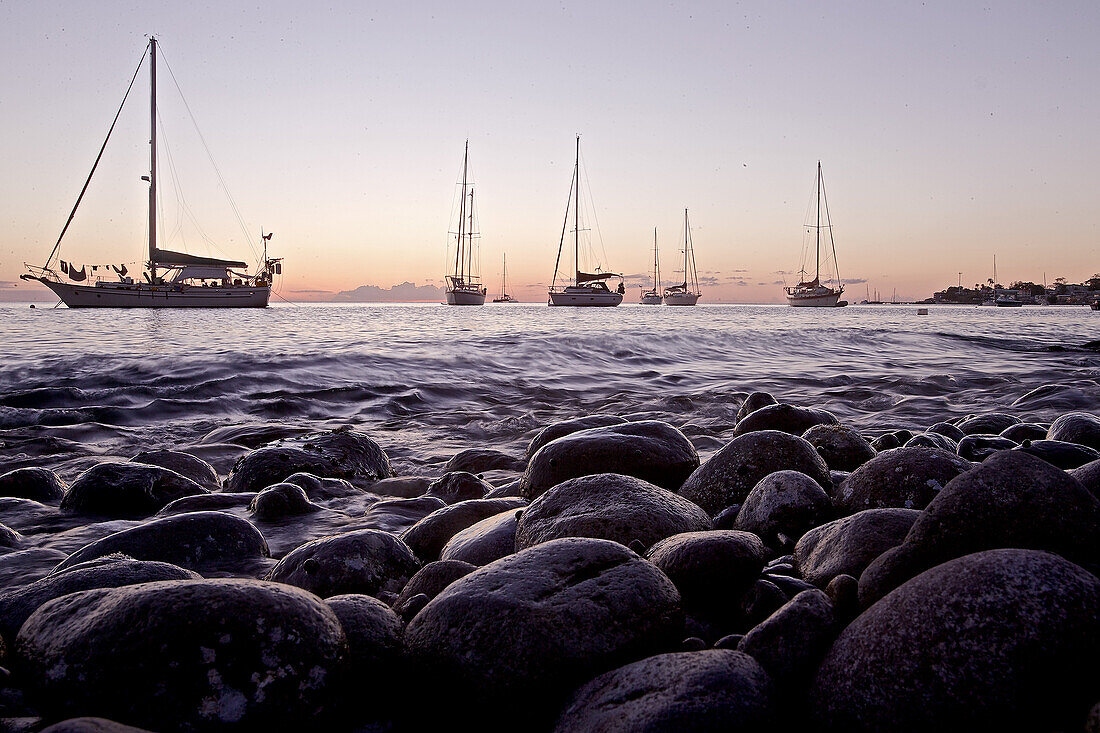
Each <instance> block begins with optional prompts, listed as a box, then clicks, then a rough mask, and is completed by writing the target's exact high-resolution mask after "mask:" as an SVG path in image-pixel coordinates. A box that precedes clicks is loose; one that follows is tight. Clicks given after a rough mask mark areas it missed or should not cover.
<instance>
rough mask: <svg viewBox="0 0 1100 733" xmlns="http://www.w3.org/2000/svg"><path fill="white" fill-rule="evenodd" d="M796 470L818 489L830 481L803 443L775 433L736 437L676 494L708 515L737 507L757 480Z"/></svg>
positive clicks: (822, 463) (808, 445) (822, 464)
mask: <svg viewBox="0 0 1100 733" xmlns="http://www.w3.org/2000/svg"><path fill="white" fill-rule="evenodd" d="M783 470H791V471H800V472H802V473H804V474H806V475H807V476H809V477H810V478H812V479H813V480H814V481H817V483H818V484H820V485H821V487H822V488H826V489H827V488H829V487H830V486H831V485H832V481H831V479H830V477H829V467H828V466H827V465H826V464H825V460H824V459H823V458H822V457H821V456H820V455H819V454H818V452H817V450H816V449H815V448H814V446H813V445H812V444H811V443H810V442H809V441H807V440H805V439H803V438H801V437H799V436H796V435H791V434H790V433H784V432H781V431H778V430H760V431H756V432H752V433H746V434H745V435H740V436H738V437H736V438H734V439H733V440H731V441H730V442H729V443H727V444H726V445H725V447H723V448H722V449H721V450H720V451H718V452H717V453H715V454H714V455H713V456H711V457H710V459H709V460H707V462H706V463H704V464H703V465H701V466H699V468H698V469H696V470H695V471H694V472H693V473H692V474H691V476H689V477H688V479H687V481H685V482H684V485H683V486H681V487H680V491H679V493H680V494H681V495H682V496H684V497H686V498H688V499H690V500H691V501H693V502H695V503H696V504H698V505H699V506H701V507H702V508H703V509H704V510H706V512H707V513H708V514H710V515H711V516H715V515H717V514H718V513H719V512H721V511H722V510H723V509H725V508H726V507H728V506H731V505H733V504H741V503H743V502H744V501H745V497H747V496H748V495H749V492H750V491H752V489H753V487H754V486H756V484H757V483H759V482H760V479H762V478H764V477H765V476H767V475H768V474H769V473H773V472H775V471H783Z"/></svg>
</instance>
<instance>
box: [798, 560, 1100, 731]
mask: <svg viewBox="0 0 1100 733" xmlns="http://www.w3.org/2000/svg"><path fill="white" fill-rule="evenodd" d="M1098 614H1100V580H1098V579H1097V578H1096V577H1095V576H1093V575H1091V574H1090V573H1088V572H1085V571H1084V570H1083V569H1082V568H1080V567H1078V566H1076V565H1074V564H1072V563H1070V562H1068V561H1066V560H1064V559H1062V558H1060V557H1058V556H1056V555H1052V554H1049V553H1046V552H1037V551H1034V550H1021V549H1003V550H991V551H987V552H981V553H977V554H972V555H966V556H964V557H960V558H958V559H955V560H951V561H950V562H946V563H944V564H942V565H937V566H936V567H934V568H932V569H930V570H928V571H927V572H924V573H922V574H920V575H918V576H917V577H915V578H913V579H912V580H910V581H909V582H907V583H905V584H904V585H902V586H901V587H900V588H898V589H897V590H895V591H894V592H893V593H891V594H889V595H888V596H886V597H885V598H883V599H882V600H881V601H879V602H878V603H876V604H875V605H874V606H872V607H871V608H870V609H868V610H867V611H865V612H864V613H863V614H862V615H861V616H860V617H859V618H857V619H856V620H855V621H853V622H852V623H851V624H850V625H849V626H848V627H847V628H846V629H845V630H844V631H843V632H842V633H841V634H840V637H839V638H838V639H837V641H836V643H834V644H833V646H832V648H831V649H830V651H829V653H828V654H827V655H826V657H825V661H824V662H823V663H822V665H821V667H820V668H819V670H818V672H817V678H816V681H815V682H814V685H813V688H812V690H811V698H810V700H811V701H810V713H811V717H812V719H813V720H814V721H815V723H816V724H817V725H819V726H821V727H822V729H823V730H826V731H881V730H891V731H928V730H935V729H949V730H1077V729H1079V728H1080V727H1081V724H1082V722H1083V721H1084V720H1085V717H1086V716H1087V714H1088V710H1089V706H1090V705H1092V703H1093V702H1094V701H1095V697H1096V690H1097V689H1100V687H1098V686H1100V677H1098V675H1097V666H1096V664H1095V660H1096V659H1097V657H1098V655H1100V635H1098V634H1096V618H1097V616H1098Z"/></svg>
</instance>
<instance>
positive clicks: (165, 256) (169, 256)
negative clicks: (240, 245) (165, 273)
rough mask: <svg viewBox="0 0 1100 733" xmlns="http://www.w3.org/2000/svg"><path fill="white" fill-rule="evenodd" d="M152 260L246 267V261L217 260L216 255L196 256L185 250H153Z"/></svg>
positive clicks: (175, 263)
mask: <svg viewBox="0 0 1100 733" xmlns="http://www.w3.org/2000/svg"><path fill="white" fill-rule="evenodd" d="M153 262H155V263H156V264H158V265H199V266H202V267H248V263H247V262H238V261H236V260H219V259H217V258H216V257H198V256H197V255H189V254H187V253H186V252H170V251H168V250H166V249H155V250H153Z"/></svg>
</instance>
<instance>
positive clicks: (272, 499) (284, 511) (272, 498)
mask: <svg viewBox="0 0 1100 733" xmlns="http://www.w3.org/2000/svg"><path fill="white" fill-rule="evenodd" d="M320 508H321V507H319V506H317V505H316V504H313V503H311V502H310V500H309V497H308V496H306V492H305V489H303V488H302V487H301V486H298V485H296V484H292V483H287V482H284V483H281V484H274V485H273V486H268V487H267V488H266V489H264V490H263V491H261V492H260V493H258V494H256V496H254V497H252V501H251V502H249V504H248V511H249V512H250V513H251V514H252V516H254V517H255V518H256V519H259V520H261V521H265V522H272V521H277V520H280V519H286V518H287V517H297V516H301V515H303V514H312V513H313V512H316V511H319V510H320Z"/></svg>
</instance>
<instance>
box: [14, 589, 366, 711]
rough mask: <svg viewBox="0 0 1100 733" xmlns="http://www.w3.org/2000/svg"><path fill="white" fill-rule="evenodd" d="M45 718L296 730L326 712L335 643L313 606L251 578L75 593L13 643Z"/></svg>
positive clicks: (332, 628)
mask: <svg viewBox="0 0 1100 733" xmlns="http://www.w3.org/2000/svg"><path fill="white" fill-rule="evenodd" d="M15 650H16V654H17V655H18V657H19V661H20V665H21V669H22V670H23V671H24V674H25V679H26V682H27V683H28V685H29V686H30V688H31V690H32V691H33V693H34V694H35V697H36V698H37V699H39V700H41V701H43V702H47V701H48V706H49V709H50V710H51V711H54V712H55V713H58V712H65V713H69V714H77V715H99V716H103V717H107V718H111V719H114V720H118V721H120V722H124V723H130V724H134V725H141V726H145V727H149V728H152V729H154V730H163V729H165V728H169V727H170V728H172V729H177V728H184V729H188V728H191V729H198V728H203V729H205V728H211V727H226V726H237V727H240V728H246V729H253V730H255V729H260V728H265V727H266V728H270V729H276V728H278V729H284V728H287V727H292V726H295V725H299V726H303V727H304V726H306V725H308V724H309V721H310V720H311V719H312V718H314V716H316V715H318V714H320V713H322V712H323V711H324V710H325V708H326V707H327V705H328V704H329V702H330V701H329V699H328V698H329V694H330V689H329V688H330V686H331V685H332V682H333V680H334V679H335V678H336V677H337V676H338V675H339V673H340V672H341V670H342V665H343V662H344V657H345V655H346V653H347V641H346V639H345V636H344V632H343V630H342V628H341V626H340V622H339V620H338V619H337V617H336V615H335V614H334V613H333V612H332V611H331V610H330V609H329V608H328V607H327V606H326V605H325V604H324V603H323V602H321V600H320V599H318V598H317V597H316V596H312V595H310V594H308V593H305V592H303V591H300V590H298V589H296V588H290V587H287V586H283V585H277V584H274V583H264V582H261V581H256V580H178V581H162V582H156V583H144V584H142V585H132V586H124V587H120V588H109V589H97V590H87V591H81V592H78V593H72V594H69V595H66V596H62V597H61V598H57V599H54V600H52V601H50V602H48V603H46V604H45V605H44V606H42V607H40V608H39V609H38V610H37V611H35V612H34V613H33V614H32V615H31V617H30V618H28V619H27V622H26V623H25V624H24V625H23V628H22V629H21V630H20V632H19V636H18V637H17V638H16V643H15Z"/></svg>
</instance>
